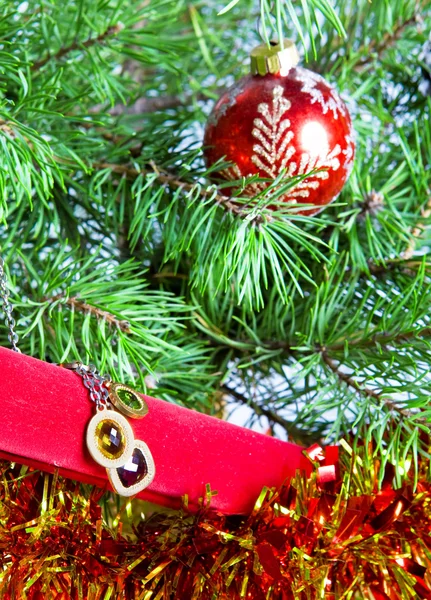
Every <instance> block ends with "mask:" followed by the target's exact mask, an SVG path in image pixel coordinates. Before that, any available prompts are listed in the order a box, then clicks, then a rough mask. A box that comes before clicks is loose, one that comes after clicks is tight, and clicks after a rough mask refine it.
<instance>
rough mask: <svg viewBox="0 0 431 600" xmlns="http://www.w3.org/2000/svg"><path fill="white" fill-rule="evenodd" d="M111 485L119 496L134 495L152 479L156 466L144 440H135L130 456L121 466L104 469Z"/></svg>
mask: <svg viewBox="0 0 431 600" xmlns="http://www.w3.org/2000/svg"><path fill="white" fill-rule="evenodd" d="M106 471H107V473H108V478H109V481H110V482H111V485H112V487H113V488H114V490H115V491H116V492H117V494H119V495H120V496H126V497H128V496H135V495H136V494H138V493H139V492H140V491H142V490H143V489H145V488H146V487H147V486H149V485H150V483H151V482H152V481H153V479H154V476H155V474H156V467H155V464H154V459H153V456H152V454H151V452H150V449H149V448H148V446H147V444H146V443H145V442H142V441H141V440H135V442H134V447H133V452H132V456H131V457H130V459H129V460H128V461H127V462H126V464H124V465H123V466H122V467H118V468H117V469H106Z"/></svg>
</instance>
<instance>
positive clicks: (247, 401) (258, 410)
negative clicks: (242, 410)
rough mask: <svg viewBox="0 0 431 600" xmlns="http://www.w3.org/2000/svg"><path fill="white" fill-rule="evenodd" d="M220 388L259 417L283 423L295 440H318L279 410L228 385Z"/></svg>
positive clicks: (279, 423) (307, 441)
mask: <svg viewBox="0 0 431 600" xmlns="http://www.w3.org/2000/svg"><path fill="white" fill-rule="evenodd" d="M220 390H221V391H222V392H224V393H226V394H228V395H229V396H231V397H232V398H234V399H235V400H237V401H238V402H240V403H241V404H244V406H249V407H250V408H251V409H252V410H253V412H254V413H255V414H256V415H257V416H258V417H266V418H267V419H268V421H269V422H270V423H277V424H278V425H281V427H283V429H285V430H286V432H287V433H288V435H289V436H290V437H291V438H292V439H293V440H295V441H297V442H302V443H305V444H307V443H311V441H314V442H315V441H316V439H315V438H314V437H313V435H312V434H307V433H306V432H305V431H302V430H301V429H300V428H299V427H297V426H296V425H295V424H294V423H291V422H290V421H287V420H286V419H284V418H283V417H281V416H280V415H279V414H278V413H277V412H275V411H273V410H271V409H270V408H268V407H266V406H261V405H260V404H258V403H257V402H255V401H254V400H252V398H250V397H246V396H245V395H244V394H241V392H238V391H237V390H236V389H234V388H231V387H229V386H227V385H222V386H221V387H220Z"/></svg>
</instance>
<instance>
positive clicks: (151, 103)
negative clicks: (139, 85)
mask: <svg viewBox="0 0 431 600" xmlns="http://www.w3.org/2000/svg"><path fill="white" fill-rule="evenodd" d="M223 91H224V90H220V94H221V93H222V92H223ZM194 97H195V98H196V100H201V101H205V100H208V95H207V94H204V93H203V92H201V93H199V94H197V95H196V96H194ZM190 101H191V98H190V97H188V96H186V97H185V98H180V97H179V96H156V97H148V98H145V97H144V98H138V99H137V100H136V102H134V103H133V104H129V105H126V104H116V105H115V106H113V107H112V108H111V109H109V111H108V112H109V114H110V115H112V116H114V117H118V116H120V115H141V114H144V113H152V112H156V111H159V110H167V109H169V108H178V107H179V106H188V105H189V104H190ZM102 108H103V107H102V106H101V105H98V106H95V107H94V108H93V109H92V110H91V111H90V112H99V111H100V110H102Z"/></svg>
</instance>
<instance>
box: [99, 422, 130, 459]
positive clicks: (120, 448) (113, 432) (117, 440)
mask: <svg viewBox="0 0 431 600" xmlns="http://www.w3.org/2000/svg"><path fill="white" fill-rule="evenodd" d="M96 440H97V445H98V447H99V450H100V452H101V453H102V454H103V456H106V458H110V459H111V460H114V459H116V458H120V456H121V455H122V454H123V452H124V450H125V448H126V437H125V435H124V431H123V428H122V427H121V425H119V424H118V423H116V422H115V421H111V419H103V421H100V422H99V423H98V424H97V427H96Z"/></svg>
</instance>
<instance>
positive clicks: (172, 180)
mask: <svg viewBox="0 0 431 600" xmlns="http://www.w3.org/2000/svg"><path fill="white" fill-rule="evenodd" d="M93 167H94V168H96V169H111V170H112V171H113V172H114V173H117V174H118V175H123V176H124V177H127V178H130V179H136V177H138V176H139V175H148V174H154V173H155V174H156V177H157V180H158V181H160V183H163V184H166V185H168V186H169V187H173V188H177V189H182V190H185V191H193V190H195V189H196V188H195V185H194V184H193V183H188V182H186V181H182V180H181V179H179V178H178V177H177V176H176V175H174V174H173V173H166V172H164V171H161V170H159V169H158V167H157V166H156V165H154V164H153V165H152V167H153V168H152V170H150V169H140V170H137V169H135V168H133V167H128V166H127V165H120V164H115V163H107V162H100V163H93ZM200 195H201V196H202V198H206V197H207V196H208V195H209V192H206V191H205V190H204V191H201V192H200ZM214 200H215V202H216V203H217V204H219V205H220V206H223V207H224V208H225V209H226V210H228V211H229V212H231V213H233V214H235V215H238V216H240V217H245V216H247V212H246V211H245V210H243V209H242V208H240V207H239V206H237V205H236V204H235V202H232V201H231V200H229V198H227V197H226V196H222V195H221V194H216V195H215V198H214ZM268 218H269V217H263V216H261V215H259V216H257V217H256V218H255V219H254V222H255V223H261V222H263V221H264V220H268Z"/></svg>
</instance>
